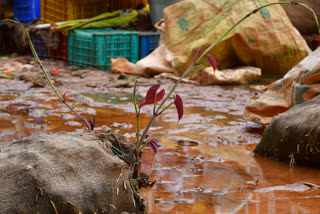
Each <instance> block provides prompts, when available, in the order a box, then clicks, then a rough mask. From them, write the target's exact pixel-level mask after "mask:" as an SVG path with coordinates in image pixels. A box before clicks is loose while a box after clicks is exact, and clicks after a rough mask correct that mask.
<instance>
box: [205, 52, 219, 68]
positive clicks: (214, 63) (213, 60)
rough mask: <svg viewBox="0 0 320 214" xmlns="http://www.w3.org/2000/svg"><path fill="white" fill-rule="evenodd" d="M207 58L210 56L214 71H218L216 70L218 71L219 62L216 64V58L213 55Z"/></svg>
mask: <svg viewBox="0 0 320 214" xmlns="http://www.w3.org/2000/svg"><path fill="white" fill-rule="evenodd" d="M207 56H208V60H209V62H210V64H211V66H212V68H213V70H214V71H216V69H217V62H216V60H215V58H214V57H213V56H212V55H211V54H208V55H207Z"/></svg>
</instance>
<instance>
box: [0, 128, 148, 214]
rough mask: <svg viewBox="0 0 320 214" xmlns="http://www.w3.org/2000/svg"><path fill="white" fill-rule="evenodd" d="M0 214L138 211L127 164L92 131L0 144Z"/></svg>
mask: <svg viewBox="0 0 320 214" xmlns="http://www.w3.org/2000/svg"><path fill="white" fill-rule="evenodd" d="M0 149H1V152H0V175H1V176H0V213H41V214H42V213H59V214H61V213H67V214H72V213H77V214H78V213H122V212H128V213H144V212H146V207H145V206H144V203H143V200H142V198H141V197H140V195H139V194H138V193H137V191H136V190H135V185H134V184H133V183H132V182H133V181H132V180H131V178H132V169H131V168H130V167H129V166H128V165H127V164H126V163H125V162H124V161H122V160H121V159H120V158H119V157H118V156H116V155H115V154H114V153H113V152H112V151H111V143H110V142H108V141H107V142H103V141H101V140H100V139H99V138H98V135H97V134H96V133H94V132H91V133H67V132H60V133H57V134H53V135H48V134H43V133H38V134H34V135H32V136H30V137H27V138H24V139H22V140H20V141H17V142H13V143H1V144H0Z"/></svg>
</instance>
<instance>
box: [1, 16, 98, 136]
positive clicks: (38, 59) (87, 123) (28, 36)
mask: <svg viewBox="0 0 320 214" xmlns="http://www.w3.org/2000/svg"><path fill="white" fill-rule="evenodd" d="M2 21H3V22H13V23H15V24H18V25H20V27H21V28H22V29H23V31H24V33H25V34H26V36H27V40H28V43H29V46H30V48H31V51H32V54H33V56H34V58H35V59H36V62H37V63H38V65H39V66H40V68H41V70H42V72H43V74H44V76H45V78H46V79H47V81H48V83H49V85H50V87H51V88H52V90H53V92H54V93H55V94H56V96H57V97H58V98H59V99H60V101H61V102H62V103H63V104H65V105H66V106H67V107H68V108H69V109H70V111H71V112H72V113H74V114H75V115H76V116H77V117H78V118H79V119H80V120H81V121H82V122H83V123H84V124H86V126H87V127H88V129H89V130H92V127H91V125H90V123H89V122H88V121H87V120H86V119H84V118H83V117H82V116H81V115H79V114H78V113H77V112H76V111H75V110H74V109H73V108H72V107H71V106H70V105H69V104H68V103H67V102H66V100H65V99H63V98H62V96H61V95H60V94H59V92H58V91H57V89H56V87H55V86H54V85H53V83H52V81H51V79H50V77H49V75H48V73H47V71H46V70H45V69H44V67H43V65H42V63H41V61H40V58H39V56H38V54H37V52H36V50H35V48H34V46H33V44H32V41H31V38H30V35H29V33H28V31H27V30H26V28H25V27H24V26H23V25H22V24H21V23H20V22H18V21H15V20H11V19H4V20H2Z"/></svg>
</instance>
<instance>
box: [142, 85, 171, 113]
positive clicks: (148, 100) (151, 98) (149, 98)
mask: <svg viewBox="0 0 320 214" xmlns="http://www.w3.org/2000/svg"><path fill="white" fill-rule="evenodd" d="M159 87H160V85H159V84H156V85H153V86H151V87H150V88H149V90H148V92H147V95H146V98H145V101H144V102H142V103H140V105H139V108H141V107H142V106H144V105H149V104H153V103H154V99H155V97H156V93H157V90H158V89H159ZM164 94H165V90H164V89H162V90H161V91H160V92H159V93H158V94H157V101H156V102H159V101H160V100H162V98H163V97H164Z"/></svg>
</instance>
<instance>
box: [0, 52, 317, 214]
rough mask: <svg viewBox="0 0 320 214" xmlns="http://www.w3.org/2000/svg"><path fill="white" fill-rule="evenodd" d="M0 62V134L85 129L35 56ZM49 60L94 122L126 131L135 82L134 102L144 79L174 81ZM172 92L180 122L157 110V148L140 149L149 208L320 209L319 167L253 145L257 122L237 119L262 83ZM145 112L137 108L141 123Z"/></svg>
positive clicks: (3, 137)
mask: <svg viewBox="0 0 320 214" xmlns="http://www.w3.org/2000/svg"><path fill="white" fill-rule="evenodd" d="M0 63H1V67H0V74H4V73H5V72H6V71H8V70H10V71H11V72H12V74H13V75H14V79H5V78H0V142H4V141H14V140H19V139H21V138H22V137H25V136H28V135H30V134H31V133H33V132H37V131H40V132H47V133H55V132H58V131H73V130H76V129H83V128H84V126H83V125H82V124H81V123H80V122H79V121H78V119H77V118H75V117H74V115H72V114H71V113H70V112H69V110H68V109H67V108H66V107H65V106H64V105H63V104H62V103H60V102H59V101H58V99H57V98H56V97H55V96H54V94H53V92H52V91H51V89H50V88H49V87H47V86H46V84H45V81H44V80H43V77H42V73H41V72H40V70H39V68H38V67H37V66H36V65H34V63H33V61H32V58H28V57H20V58H14V59H10V58H9V59H0ZM45 67H46V68H47V70H48V71H51V72H50V73H51V76H52V78H53V79H54V81H55V84H56V86H57V88H58V90H59V91H60V93H61V94H63V93H65V92H68V94H67V99H68V102H69V103H70V104H72V105H73V106H74V107H75V108H76V110H77V111H79V112H80V113H81V115H83V116H85V117H88V115H91V116H92V115H95V116H96V120H97V124H96V130H98V131H107V130H111V131H112V132H114V133H118V134H124V135H126V136H128V137H132V136H134V134H135V127H136V125H135V115H134V108H133V105H132V104H131V94H130V93H131V92H132V86H133V81H134V80H135V79H138V81H139V90H138V93H139V95H140V96H139V101H140V102H141V101H142V100H143V96H144V95H145V93H146V91H147V89H148V87H149V86H150V85H152V84H155V83H160V84H161V87H162V88H165V89H166V91H169V89H170V88H171V87H172V84H173V81H172V80H167V79H154V78H152V79H150V78H142V77H135V76H128V78H126V79H124V80H118V76H119V74H112V73H108V72H101V71H95V70H91V69H85V70H84V69H79V68H77V67H74V66H68V65H65V64H64V63H63V62H52V61H45ZM52 68H53V70H52ZM59 69H61V70H59ZM57 70H59V71H58V72H56V71H57ZM52 71H55V72H52ZM6 73H10V72H6ZM9 75H10V74H9ZM176 92H177V93H179V94H180V95H181V97H182V99H183V101H184V106H185V108H184V112H185V114H184V116H183V118H182V120H181V121H180V122H179V124H177V114H176V110H175V108H174V107H172V108H170V109H169V110H168V111H167V112H166V113H164V114H163V115H161V116H160V117H159V119H158V120H157V121H155V123H154V126H153V128H152V129H151V130H152V131H151V133H150V134H151V135H152V137H153V138H158V139H159V140H160V141H161V146H160V148H159V152H158V154H157V155H156V156H154V154H153V152H152V150H151V149H150V148H147V149H146V150H145V152H144V156H143V171H145V172H147V173H148V174H150V176H151V177H150V179H151V180H156V183H155V185H154V186H153V187H152V188H144V189H142V190H141V193H142V194H143V196H144V197H145V198H147V199H148V201H149V211H150V213H320V203H319V202H320V190H319V186H318V185H320V182H319V181H320V170H318V169H314V168H308V167H300V166H296V167H294V168H290V167H289V164H288V163H279V162H276V161H272V160H268V159H265V158H263V157H255V156H254V155H253V153H252V151H253V148H254V147H255V145H256V144H257V143H258V142H259V140H260V139H261V134H262V132H263V127H261V126H259V125H257V124H254V123H252V122H249V121H246V120H245V119H243V112H244V108H245V106H246V105H247V104H248V103H250V102H251V101H253V100H254V99H256V98H258V97H259V95H260V93H261V92H259V91H256V90H254V89H252V88H251V87H249V86H206V87H199V86H195V85H192V84H180V86H179V87H178V88H177V90H176ZM151 111H152V108H151V107H146V108H144V109H143V111H142V112H143V114H142V118H141V126H142V127H144V126H145V125H146V124H147V122H148V118H149V117H150V113H151Z"/></svg>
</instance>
